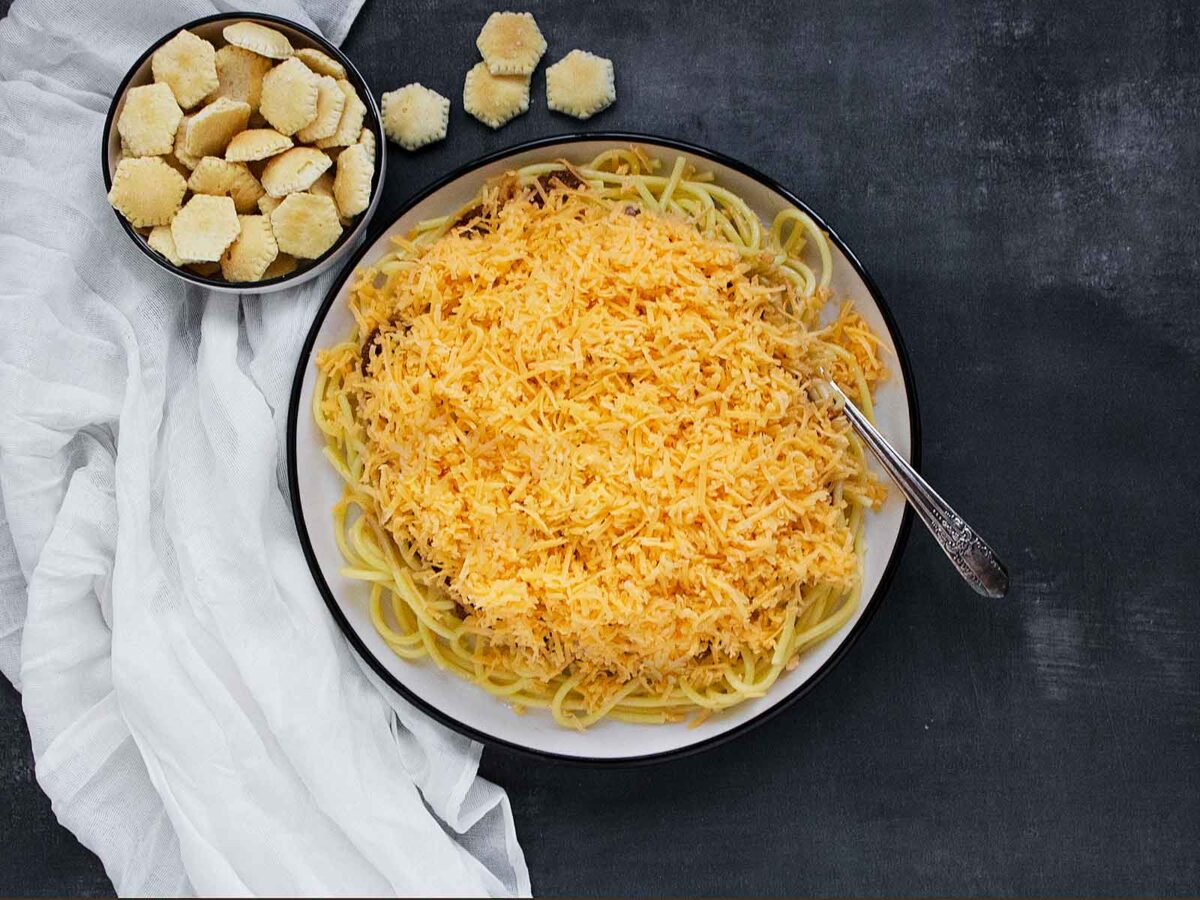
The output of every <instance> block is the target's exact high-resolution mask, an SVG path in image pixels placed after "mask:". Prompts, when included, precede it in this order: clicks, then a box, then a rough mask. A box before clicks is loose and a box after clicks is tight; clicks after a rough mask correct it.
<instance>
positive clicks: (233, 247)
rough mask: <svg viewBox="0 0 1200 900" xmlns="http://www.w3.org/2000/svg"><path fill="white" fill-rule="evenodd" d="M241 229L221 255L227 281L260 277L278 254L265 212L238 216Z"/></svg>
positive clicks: (273, 234) (259, 279) (222, 267)
mask: <svg viewBox="0 0 1200 900" xmlns="http://www.w3.org/2000/svg"><path fill="white" fill-rule="evenodd" d="M238 224H239V225H240V226H241V228H242V230H241V233H240V234H238V236H237V240H236V241H234V242H233V243H232V244H230V246H229V249H228V250H226V251H225V255H224V256H222V257H221V274H222V275H223V276H224V278H225V280H226V281H239V282H242V281H261V280H262V278H263V275H264V274H265V273H266V271H267V269H268V268H269V267H270V265H271V263H273V262H274V261H275V257H276V256H278V255H279V245H278V244H276V243H275V232H274V231H272V230H271V220H270V219H268V218H267V217H266V216H261V215H260V216H238Z"/></svg>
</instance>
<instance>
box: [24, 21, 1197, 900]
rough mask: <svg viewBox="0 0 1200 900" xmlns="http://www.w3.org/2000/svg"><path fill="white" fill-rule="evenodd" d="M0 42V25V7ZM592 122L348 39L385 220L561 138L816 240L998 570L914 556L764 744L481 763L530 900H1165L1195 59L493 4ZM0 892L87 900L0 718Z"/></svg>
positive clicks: (431, 38)
mask: <svg viewBox="0 0 1200 900" xmlns="http://www.w3.org/2000/svg"><path fill="white" fill-rule="evenodd" d="M4 5H5V2H4V0H0V8H3V6H4ZM524 5H527V6H530V7H532V8H533V9H534V11H535V12H536V13H537V15H538V20H539V22H540V23H541V27H542V30H543V31H544V32H545V34H546V36H547V38H548V40H549V42H550V51H549V54H548V59H549V60H550V61H553V60H554V59H557V58H558V57H559V56H561V55H562V54H563V53H564V52H566V51H567V50H570V49H572V48H574V47H576V46H579V47H583V48H586V49H590V50H593V51H595V52H597V53H601V54H604V55H607V56H610V57H612V58H613V59H614V61H615V62H616V67H617V80H618V91H619V94H620V99H619V101H618V103H617V105H616V106H615V107H614V108H613V109H611V110H609V111H608V112H606V113H603V114H602V115H600V116H598V117H596V118H595V119H594V120H592V121H591V122H590V123H587V124H586V125H584V124H579V123H576V122H575V121H574V120H570V119H564V118H562V117H559V116H554V115H551V114H549V113H548V112H547V111H546V109H545V93H544V84H545V82H544V75H543V73H542V71H541V70H539V72H538V74H537V75H536V76H535V78H534V92H533V101H532V109H531V111H530V113H529V114H528V115H526V116H524V117H522V118H521V119H519V120H517V121H515V122H514V123H512V124H511V125H509V126H508V127H507V128H505V129H504V130H502V131H501V132H499V133H492V132H491V131H489V130H487V129H486V128H484V127H483V126H481V125H479V124H478V123H476V122H475V121H474V120H471V119H469V118H468V117H467V116H466V115H465V114H464V113H463V111H462V108H461V102H460V98H461V84H462V73H463V72H465V70H466V69H467V68H468V67H469V66H470V65H472V64H473V63H474V62H475V60H476V58H477V57H476V52H475V48H474V37H475V34H476V32H477V30H478V28H479V26H480V25H481V24H482V22H483V20H484V18H485V17H486V14H487V13H488V12H490V11H491V9H492V8H493V7H494V3H493V2H490V0H470V2H463V3H456V4H454V5H450V4H441V3H434V2H431V0H425V2H419V3H398V2H397V3H383V2H379V0H374V2H370V3H368V4H367V8H366V9H365V11H364V13H363V15H362V17H361V18H360V20H359V21H358V23H357V24H356V25H355V27H354V30H353V31H352V33H351V35H350V38H349V40H348V42H347V48H348V50H349V52H350V54H351V55H352V56H353V58H354V59H355V60H356V61H358V63H359V64H360V66H361V67H362V69H363V71H364V74H365V75H366V76H367V79H368V81H370V82H371V83H372V84H373V85H374V86H375V88H376V90H378V91H383V90H387V89H390V88H393V87H397V86H399V85H401V84H405V83H407V82H409V81H413V80H419V81H422V82H424V83H425V84H427V85H429V86H431V87H434V88H436V89H438V90H440V91H442V92H443V93H445V94H446V95H448V96H450V97H451V98H452V99H453V102H454V109H453V113H452V116H451V123H450V139H449V140H448V141H447V142H445V143H444V144H441V145H438V146H435V147H433V148H431V149H428V150H426V151H423V152H421V153H418V154H416V155H406V154H404V153H403V152H402V151H399V150H398V149H396V148H392V149H391V150H390V151H389V152H390V153H391V156H390V159H389V173H388V185H387V198H386V201H385V204H384V208H385V209H386V208H387V207H390V206H392V205H394V204H396V203H398V202H399V201H401V200H403V199H404V198H405V197H407V196H410V195H411V194H412V193H414V192H415V191H416V190H417V189H418V188H419V187H421V186H422V185H424V184H425V183H427V182H428V181H430V180H432V179H434V178H436V177H438V176H439V175H441V174H443V173H445V172H446V171H448V170H449V169H450V168H452V167H454V166H457V165H459V164H460V163H463V162H465V161H467V160H469V159H471V158H473V157H475V156H477V155H479V154H481V153H484V152H488V151H492V150H495V149H499V148H501V147H504V146H506V145H509V144H512V143H515V142H518V141H521V140H524V139H527V138H532V137H535V136H542V135H547V134H551V133H555V132H560V131H580V130H587V129H604V128H612V129H617V128H620V129H633V130H643V131H650V132H659V133H661V134H664V135H669V136H674V137H679V138H684V139H687V140H691V141H695V142H699V143H704V144H707V145H709V146H711V147H713V148H715V149H717V150H720V151H723V152H725V153H728V154H731V155H734V156H737V157H740V158H742V159H743V160H745V161H746V162H748V163H750V164H751V165H754V166H756V167H759V168H761V169H762V170H763V171H765V172H767V173H768V174H770V175H772V176H774V177H776V178H778V179H779V180H781V181H783V182H784V183H785V184H787V185H789V186H790V187H792V188H793V189H794V190H795V191H797V192H798V193H799V194H800V195H801V196H803V197H805V198H806V199H807V200H808V201H809V202H810V203H811V204H812V205H813V206H814V207H815V208H816V209H817V210H818V211H820V212H821V213H823V214H824V215H825V216H826V217H827V218H828V219H829V221H830V222H831V223H832V224H833V225H834V227H835V228H837V229H838V230H839V231H840V232H841V234H842V235H843V237H845V238H846V240H847V241H848V242H849V243H850V245H851V247H853V248H854V249H855V250H856V251H857V252H858V254H859V255H860V256H861V258H862V259H863V261H864V262H865V264H866V265H867V267H868V268H869V269H870V270H871V272H872V274H873V275H874V276H875V278H876V280H877V281H878V282H879V284H880V286H881V287H882V289H883V292H884V294H885V296H886V297H887V298H888V300H889V302H890V303H891V304H892V306H893V308H894V310H895V314H896V318H897V319H898V320H899V323H900V327H901V328H902V330H903V332H904V335H905V337H906V339H907V341H908V345H909V348H910V350H911V353H912V359H913V365H914V368H915V371H916V380H917V384H918V389H919V391H920V401H921V413H922V419H923V424H924V431H925V446H924V449H925V461H926V462H925V471H926V473H927V474H928V475H929V477H930V478H931V480H932V481H933V482H934V483H935V484H936V485H938V486H939V487H940V488H941V489H942V491H943V493H945V495H946V496H947V497H949V498H951V499H952V500H953V501H956V502H957V504H958V505H959V506H960V508H961V510H962V512H963V513H964V514H966V515H967V516H968V518H970V519H971V520H972V521H974V522H976V523H977V524H978V525H979V527H980V529H981V530H982V531H983V532H984V533H985V534H986V535H987V537H988V538H989V539H990V540H991V541H992V543H993V544H994V545H995V546H996V548H997V549H998V550H999V551H1001V553H1002V555H1003V556H1004V557H1005V558H1006V559H1007V561H1008V563H1009V566H1010V568H1011V570H1012V574H1013V583H1014V588H1013V591H1012V593H1011V596H1010V597H1009V599H1007V600H1006V601H1003V602H989V601H985V600H982V599H979V598H977V597H975V596H973V595H972V594H971V593H970V592H969V591H968V590H967V589H966V588H964V587H963V586H962V585H961V584H960V583H959V582H958V581H957V578H956V576H955V575H954V574H953V573H952V571H951V569H950V568H949V566H948V565H947V564H946V563H945V561H944V560H943V559H942V558H941V556H940V551H939V550H938V549H937V547H936V546H935V545H934V544H933V542H932V541H931V540H930V539H929V538H928V537H927V536H926V535H925V534H923V533H914V535H913V539H912V541H911V542H910V545H909V547H908V550H907V552H906V553H905V556H904V560H903V563H902V565H901V567H900V570H899V574H898V577H897V579H896V581H895V584H894V586H893V588H892V590H891V592H890V594H889V596H888V597H887V599H886V602H885V603H884V604H883V607H882V609H881V610H880V612H879V615H878V616H877V617H876V619H875V621H874V622H873V624H872V625H871V627H870V628H869V629H868V630H867V631H866V633H865V635H864V636H863V638H862V640H861V641H860V643H859V645H858V646H857V648H856V649H855V650H854V652H853V653H851V654H850V655H849V657H848V658H847V659H846V660H845V661H844V662H843V663H842V664H841V665H840V666H839V667H838V668H837V670H836V671H834V673H833V674H832V675H831V676H830V677H829V678H828V679H827V680H826V681H825V682H824V683H823V684H822V685H821V686H820V687H819V688H818V689H817V690H816V691H814V692H813V694H812V695H811V696H810V698H809V699H807V700H806V701H804V702H803V703H801V704H800V705H799V706H797V707H795V708H794V709H793V710H791V711H790V712H788V713H787V714H785V715H783V716H781V717H780V718H779V719H777V720H776V721H774V722H772V723H770V724H769V725H767V726H765V727H763V728H762V729H760V730H758V731H756V732H754V733H752V734H751V735H749V736H747V737H745V738H743V739H741V740H738V741H736V742H735V743H733V744H731V745H728V746H726V747H723V748H720V749H718V750H714V751H712V752H709V753H706V754H704V755H702V756H699V757H697V758H694V759H689V760H686V761H682V762H677V763H672V764H668V765H662V766H658V767H652V768H644V769H635V770H627V771H592V770H583V769H577V768H562V767H557V766H553V765H537V764H533V763H530V762H529V761H528V760H526V759H522V758H518V757H515V756H512V755H509V754H507V753H504V752H498V751H495V750H489V751H488V752H486V753H485V754H484V761H483V772H484V774H486V775H487V776H488V777H490V778H492V779H494V780H495V781H497V782H499V783H500V784H502V785H504V786H505V787H507V788H508V791H509V795H510V796H511V798H512V804H513V808H514V810H515V814H516V818H517V825H518V829H519V832H520V836H521V840H522V843H523V846H524V848H525V852H526V854H527V857H528V860H529V866H530V869H531V871H532V875H533V884H534V887H535V890H536V891H537V892H539V893H542V894H554V893H639V894H650V893H659V892H665V893H701V894H706V893H707V894H711V893H725V892H730V893H759V892H766V893H782V892H822V893H839V892H853V893H877V892H894V893H951V892H953V893H989V894H990V893H1010V892H1014V893H1025V892H1038V893H1060V892H1071V893H1093V892H1116V893H1132V892H1195V891H1197V890H1200V854H1198V853H1197V850H1196V848H1197V846H1198V845H1200V744H1198V734H1200V712H1198V710H1200V696H1198V693H1200V662H1198V656H1200V651H1198V650H1197V639H1198V637H1200V635H1198V633H1197V632H1198V629H1200V614H1198V612H1197V605H1196V584H1197V580H1198V577H1200V562H1198V560H1200V554H1197V552H1196V550H1197V547H1196V543H1197V542H1196V538H1195V533H1194V529H1193V523H1194V522H1195V520H1196V515H1197V512H1196V510H1197V507H1198V506H1200V480H1198V477H1197V474H1196V473H1197V467H1196V461H1195V458H1194V452H1193V442H1194V441H1195V439H1196V438H1197V437H1200V296H1198V294H1200V290H1198V289H1200V264H1198V262H1197V247H1198V245H1200V219H1198V218H1197V210H1198V209H1200V188H1198V184H1197V178H1198V175H1197V173H1198V172H1200V53H1198V52H1197V41H1198V39H1200V23H1198V13H1197V8H1196V7H1195V6H1194V5H1190V4H1172V3H1167V2H1144V3H1139V4H1136V6H1131V5H1129V4H1128V3H1126V2H1102V3H1088V4H1077V5H1074V6H1073V7H1072V5H1071V4H1063V3H1057V2H1037V3H1034V2H1030V3H1015V2H1014V3H1002V2H989V3H983V4H970V5H969V6H970V8H968V5H967V4H941V3H933V2H929V3H920V2H895V3H893V2H889V3H883V2H878V3H834V4H828V3H826V4H805V5H804V6H803V7H801V6H800V5H799V4H795V5H793V4H789V3H787V2H779V0H777V2H745V0H743V2H737V3H709V4H685V3H663V4H661V5H657V6H656V5H654V4H651V3H647V2H644V0H641V2H637V0H609V2H606V3H602V4H601V3H585V2H567V0H563V2H556V3H551V4H524ZM0 720H2V725H0V798H2V800H0V830H2V831H3V834H4V840H3V841H0V891H5V892H8V891H16V892H50V893H64V892H65V893H71V892H85V891H98V890H103V889H105V888H106V887H107V883H106V881H105V880H104V877H103V874H102V872H101V870H100V867H99V866H98V864H97V863H96V862H95V860H94V859H92V858H90V857H89V856H88V854H87V853H86V851H83V850H82V849H81V848H79V847H78V846H77V845H75V844H74V842H73V841H72V840H71V838H70V837H69V836H68V835H67V834H66V833H65V832H64V831H63V830H62V829H60V828H59V827H58V826H57V825H56V824H55V823H54V821H53V819H52V816H51V813H50V810H49V808H48V804H47V802H46V801H45V799H44V798H43V797H42V795H41V794H40V793H39V791H38V789H37V787H36V783H35V782H34V781H33V778H32V772H31V763H30V758H29V750H28V739H27V737H26V735H25V733H24V730H23V725H22V721H21V718H20V713H19V699H18V697H17V696H16V695H15V693H14V692H13V691H12V690H11V689H10V688H8V687H7V686H5V687H4V689H3V690H2V691H0Z"/></svg>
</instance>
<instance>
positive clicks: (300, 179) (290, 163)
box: [254, 147, 333, 202]
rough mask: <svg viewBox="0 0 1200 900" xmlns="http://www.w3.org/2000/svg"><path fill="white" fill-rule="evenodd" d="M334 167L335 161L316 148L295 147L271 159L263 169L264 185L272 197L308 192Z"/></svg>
mask: <svg viewBox="0 0 1200 900" xmlns="http://www.w3.org/2000/svg"><path fill="white" fill-rule="evenodd" d="M332 165H333V160H331V159H330V158H329V157H328V155H326V154H324V153H322V152H321V151H320V150H317V149H316V148H314V147H293V148H292V149H291V150H288V151H287V152H286V153H280V154H279V155H278V156H274V157H272V158H271V160H270V161H269V162H268V163H267V165H266V168H264V169H263V173H262V185H263V188H264V189H265V190H266V192H267V193H268V194H269V195H270V196H272V197H285V196H287V195H288V194H294V193H296V192H297V191H303V190H307V189H308V187H309V185H311V184H312V183H313V182H314V181H316V180H317V179H318V178H320V177H321V174H322V173H323V172H324V171H325V170H326V169H328V168H329V167H330V166H332ZM254 199H255V201H256V202H257V200H258V198H257V197H255V198H254Z"/></svg>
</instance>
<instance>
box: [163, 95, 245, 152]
mask: <svg viewBox="0 0 1200 900" xmlns="http://www.w3.org/2000/svg"><path fill="white" fill-rule="evenodd" d="M249 120H250V104H248V103H245V102H243V101H241V100H230V99H229V98H228V97H218V98H217V99H216V100H214V101H213V102H212V103H210V104H208V106H206V107H204V109H202V110H200V112H198V113H196V114H195V115H193V116H192V117H191V119H190V120H189V121H188V125H187V131H186V132H185V133H184V136H183V149H184V151H185V152H186V153H187V155H188V156H190V157H192V158H193V159H196V160H197V161H198V160H201V159H203V158H204V157H206V156H220V155H221V154H223V153H224V152H225V148H226V147H227V146H228V145H229V141H230V140H231V139H232V138H233V136H234V135H235V134H237V133H238V132H239V131H244V130H245V128H246V123H247V122H248V121H249ZM178 155H179V154H176V156H178ZM180 159H181V160H182V159H183V157H180ZM184 162H185V163H186V160H184Z"/></svg>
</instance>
